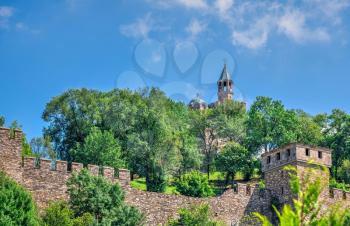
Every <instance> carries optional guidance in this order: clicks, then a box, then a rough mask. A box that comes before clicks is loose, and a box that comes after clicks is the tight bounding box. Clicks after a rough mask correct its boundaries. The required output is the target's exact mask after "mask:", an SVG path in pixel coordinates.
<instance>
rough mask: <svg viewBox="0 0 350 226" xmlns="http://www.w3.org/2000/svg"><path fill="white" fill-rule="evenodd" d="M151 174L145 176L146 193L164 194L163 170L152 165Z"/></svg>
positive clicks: (165, 182)
mask: <svg viewBox="0 0 350 226" xmlns="http://www.w3.org/2000/svg"><path fill="white" fill-rule="evenodd" d="M150 168H151V172H149V173H148V174H147V175H146V187H147V191H153V192H164V191H165V189H166V186H167V181H166V178H165V173H164V169H162V167H160V166H157V165H156V164H152V165H151V166H150Z"/></svg>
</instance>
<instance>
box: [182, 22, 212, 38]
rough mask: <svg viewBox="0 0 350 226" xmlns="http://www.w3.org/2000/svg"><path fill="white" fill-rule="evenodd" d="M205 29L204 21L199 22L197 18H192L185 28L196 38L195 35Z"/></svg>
mask: <svg viewBox="0 0 350 226" xmlns="http://www.w3.org/2000/svg"><path fill="white" fill-rule="evenodd" d="M206 29H207V24H206V23H204V22H201V21H199V20H197V19H192V20H191V22H190V23H189V24H188V26H187V27H186V29H185V30H186V31H187V32H188V33H189V34H190V36H191V37H192V38H196V37H197V35H199V34H200V33H202V32H204V31H205V30H206Z"/></svg>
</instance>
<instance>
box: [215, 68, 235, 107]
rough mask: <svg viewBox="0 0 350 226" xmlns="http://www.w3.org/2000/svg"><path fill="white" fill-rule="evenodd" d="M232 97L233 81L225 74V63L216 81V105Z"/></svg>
mask: <svg viewBox="0 0 350 226" xmlns="http://www.w3.org/2000/svg"><path fill="white" fill-rule="evenodd" d="M232 96H233V81H232V79H231V75H230V74H229V73H228V72H227V67H226V63H225V64H224V68H223V69H222V72H221V75H220V79H219V81H218V103H219V104H221V103H223V102H225V101H226V100H232Z"/></svg>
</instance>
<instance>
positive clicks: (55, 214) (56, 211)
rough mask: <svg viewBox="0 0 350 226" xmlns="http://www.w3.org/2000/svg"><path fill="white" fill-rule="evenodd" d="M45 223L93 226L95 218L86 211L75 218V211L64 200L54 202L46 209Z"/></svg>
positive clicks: (67, 225) (52, 225) (61, 225)
mask: <svg viewBox="0 0 350 226" xmlns="http://www.w3.org/2000/svg"><path fill="white" fill-rule="evenodd" d="M43 223H44V225H47V226H91V225H93V223H94V218H93V216H92V215H91V214H89V213H85V214H83V215H82V216H81V217H77V218H74V212H73V211H72V210H71V209H70V208H69V206H68V203H66V202H64V201H57V202H53V203H51V204H50V205H49V207H48V208H47V209H46V210H45V213H44V216H43Z"/></svg>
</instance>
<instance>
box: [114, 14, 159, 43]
mask: <svg viewBox="0 0 350 226" xmlns="http://www.w3.org/2000/svg"><path fill="white" fill-rule="evenodd" d="M153 26H154V22H153V19H152V17H151V14H150V13H149V14H147V15H146V16H145V17H143V18H139V19H137V20H136V21H135V22H134V23H131V24H128V25H121V26H120V32H121V33H122V34H123V35H125V36H127V37H134V38H147V37H148V34H149V32H151V31H152V30H153V29H154V27H153Z"/></svg>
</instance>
